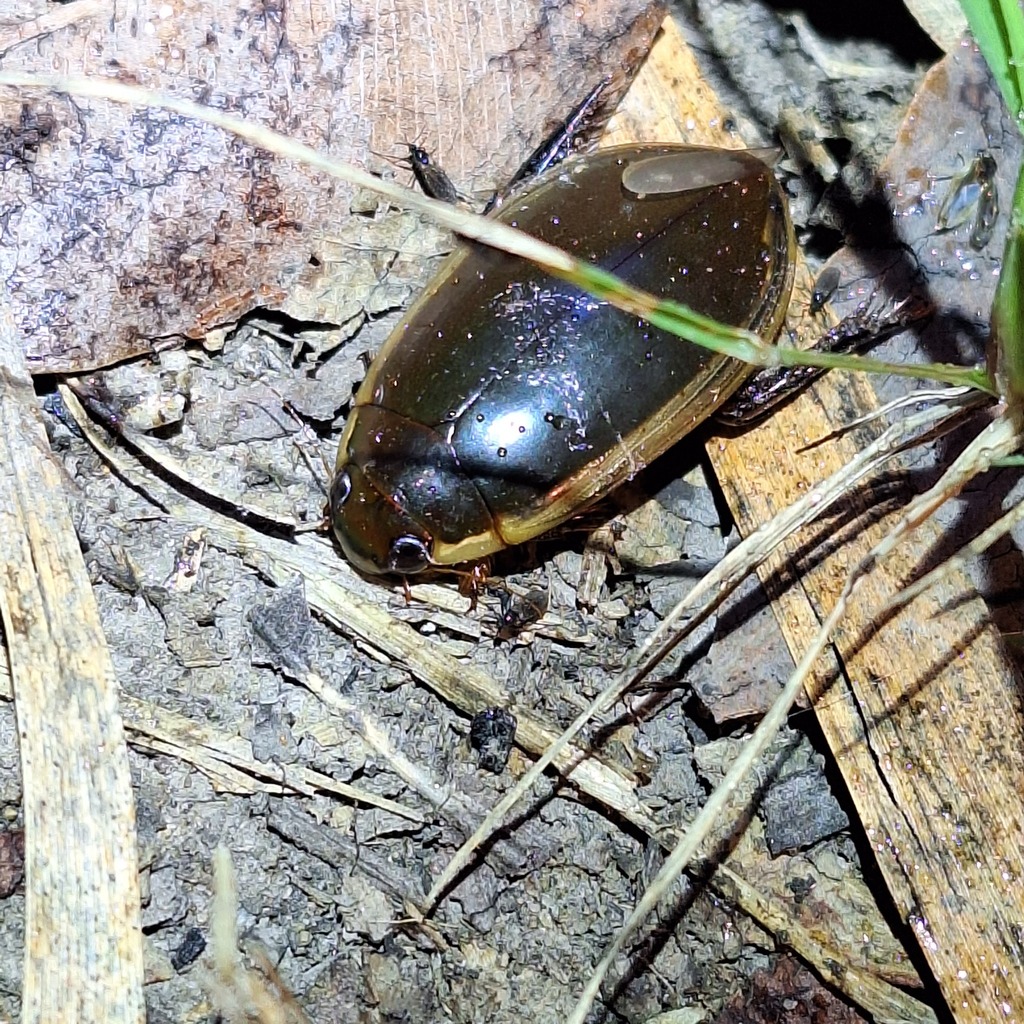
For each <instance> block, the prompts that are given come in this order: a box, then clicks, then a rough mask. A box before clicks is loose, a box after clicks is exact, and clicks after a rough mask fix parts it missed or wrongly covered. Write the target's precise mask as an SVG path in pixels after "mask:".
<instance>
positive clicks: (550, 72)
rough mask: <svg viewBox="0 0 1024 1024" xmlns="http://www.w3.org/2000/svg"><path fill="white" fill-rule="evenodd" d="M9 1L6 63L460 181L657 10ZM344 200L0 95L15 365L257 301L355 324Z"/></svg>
mask: <svg viewBox="0 0 1024 1024" xmlns="http://www.w3.org/2000/svg"><path fill="white" fill-rule="evenodd" d="M26 6H32V7H35V8H37V9H38V16H37V17H29V18H26V19H25V21H24V22H23V23H21V24H18V23H15V24H13V25H10V26H7V27H6V29H5V30H4V31H0V47H3V46H4V45H6V46H7V47H8V52H7V53H6V55H5V57H4V69H5V70H8V71H15V70H19V71H33V72H40V73H53V72H54V71H58V72H60V73H65V74H76V75H95V76H103V77H109V76H116V77H118V78H119V79H120V80H122V81H126V82H133V83H136V84H141V85H144V86H148V87H150V88H154V89H158V90H161V91H164V92H166V93H168V94H171V95H174V96H179V97H181V96H184V97H187V98H190V99H194V100H197V101H200V102H203V103H206V104H208V105H210V106H213V107H216V108H218V109H221V110H225V111H229V112H232V113H235V114H237V115H239V116H243V117H246V118H248V119H249V120H251V121H254V122H258V123H260V124H263V125H265V126H267V127H270V128H275V129H277V130H278V131H280V132H283V133H285V134H287V135H289V136H291V137H292V138H294V139H296V140H299V141H302V142H305V143H307V144H308V145H311V146H313V147H315V148H317V149H320V150H322V151H324V152H328V153H330V154H331V155H332V156H335V157H339V158H342V159H348V160H351V161H353V162H354V163H356V164H358V165H360V166H363V167H368V168H369V169H371V170H375V171H379V172H381V173H386V174H388V175H395V174H396V173H399V174H402V173H403V172H396V170H395V168H394V167H393V166H392V165H391V164H390V163H389V162H388V159H389V158H390V159H391V160H394V159H395V158H398V157H401V156H403V155H404V154H405V146H404V143H405V142H408V141H411V142H416V143H418V144H420V145H423V146H426V147H427V148H428V149H429V150H430V151H431V152H433V153H436V154H443V156H442V157H441V159H442V160H443V162H444V164H445V166H446V167H447V169H448V171H449V173H451V174H452V175H453V178H454V180H456V181H457V182H458V183H459V185H460V187H462V188H465V189H484V188H493V187H495V185H496V183H499V182H502V181H506V180H508V179H509V177H510V176H511V173H512V171H513V170H514V169H515V168H516V167H517V166H518V165H519V163H520V162H521V161H522V159H523V158H524V157H525V156H526V154H527V153H528V152H529V151H530V150H531V149H532V147H533V145H535V144H536V139H537V138H538V136H539V135H540V134H541V133H542V132H543V131H544V129H545V126H546V125H551V124H554V123H556V122H557V121H558V120H560V119H561V118H562V117H564V115H565V111H567V110H569V109H571V108H572V107H573V106H574V105H575V103H576V102H577V101H578V99H579V83H580V81H581V80H586V81H590V82H595V81H598V80H599V79H601V78H602V77H604V76H613V77H614V76H619V77H620V78H622V80H623V84H625V83H626V82H628V80H629V78H630V77H631V74H632V69H635V66H636V64H637V63H638V61H639V60H640V59H641V58H642V56H643V53H644V52H646V49H647V47H648V45H649V44H650V40H651V38H652V37H653V34H654V32H655V31H656V30H657V26H658V23H659V22H660V20H661V13H660V11H661V9H660V7H658V6H657V4H652V3H651V0H600V2H596V3H588V4H563V5H558V4H554V5H542V4H533V3H515V4H507V5H503V6H502V8H501V10H500V11H499V10H496V9H495V8H494V6H493V5H491V4H488V3H485V2H479V0H472V2H467V3H458V4H451V3H447V2H446V0H413V2H410V0H392V2H390V3H383V4H381V3H375V2H373V0H355V2H354V3H337V2H334V0H315V2H312V3H282V4H274V5H271V6H270V7H265V6H264V5H261V4H254V5H247V4H241V5H239V4H236V3H233V2H230V0H217V2H215V3H208V4H204V3H195V2H193V0H170V2H166V3H161V4H146V3H137V2H128V3H120V4H114V3H113V2H110V3H104V4H98V3H97V0H87V5H86V6H82V5H81V4H80V5H72V7H69V8H68V11H67V12H65V15H66V16H65V17H64V18H62V19H58V18H55V17H54V15H53V12H49V13H47V11H46V8H47V7H48V6H52V5H48V4H47V3H46V2H45V0H31V2H30V4H27V5H26ZM69 22H70V23H69ZM0 28H3V27H2V26H0ZM352 198H353V193H352V190H351V189H350V188H348V187H347V186H343V185H340V184H339V183H337V182H335V181H332V180H330V179H328V178H327V177H326V176H325V175H322V174H319V173H317V172H314V171H311V170H309V169H308V168H303V167H298V166H296V165H295V164H292V163H289V162H288V161H286V160H281V159H278V158H276V157H274V156H271V155H270V154H267V153H265V152H263V151H261V150H258V149H256V148H254V147H253V146H251V145H249V144H248V143H244V142H241V141H240V140H238V139H235V138H232V137H229V136H227V135H225V134H224V133H222V132H220V131H218V130H216V129H214V128H211V127H210V126H208V125H204V124H199V123H197V122H195V121H192V120H190V119H188V118H183V117H180V116H178V115H175V114H169V113H167V112H165V111H157V110H133V109H131V108H128V107H119V106H117V105H114V104H110V103H105V102H94V101H88V100H83V99H81V98H77V99H72V98H70V97H66V96H47V97H43V98H39V97H38V96H32V97H25V96H22V95H19V94H18V93H17V92H15V91H14V90H12V89H0V276H2V277H3V279H4V280H5V281H7V282H8V286H9V288H10V293H11V302H12V308H13V314H14V317H15V321H16V322H17V323H18V325H19V327H20V328H21V330H22V331H23V333H24V335H25V337H26V343H25V344H26V351H27V354H28V357H29V367H30V369H31V370H32V372H33V373H42V372H69V371H77V370H84V369H89V368H93V367H97V366H104V365H109V364H111V363H114V362H117V361H119V360H122V359H125V358H128V357H130V356H133V355H140V354H147V353H151V352H152V351H153V350H154V349H157V348H160V347H161V346H166V345H168V344H173V343H177V342H180V341H181V340H182V339H184V338H191V339H199V338H202V337H203V336H204V335H205V334H206V332H207V331H209V330H211V329H212V328H215V327H223V326H229V325H233V324H234V323H235V322H237V320H238V319H239V317H241V316H243V315H244V314H245V313H247V312H249V311H251V310H253V309H254V308H257V307H266V308H272V309H282V310H284V311H285V312H287V313H288V314H289V315H290V316H293V317H295V318H296V319H298V320H317V321H319V322H325V323H334V324H347V325H349V331H350V333H351V332H354V331H355V330H356V329H357V328H358V327H359V326H360V325H361V324H362V322H363V320H364V319H365V318H366V316H367V315H370V313H371V312H373V311H374V304H375V302H378V301H379V295H378V298H377V299H374V298H373V296H374V294H375V292H379V291H380V287H381V285H382V284H383V283H385V282H384V280H383V279H385V278H387V277H388V273H387V271H382V270H381V267H380V265H379V253H380V250H383V249H387V248H388V247H389V246H388V242H389V241H390V243H391V246H392V247H394V245H395V243H394V240H393V239H390V240H389V239H388V238H387V236H386V234H382V233H381V230H380V228H381V225H380V224H378V223H376V222H373V223H371V222H369V221H368V218H367V217H365V216H357V215H355V214H353V213H352V212H351V210H350V206H351V202H352ZM378 220H380V221H383V220H385V218H383V217H382V218H379V219H378ZM411 223H412V224H413V225H415V224H416V223H417V222H416V219H415V218H413V219H412V220H411ZM374 228H376V229H377V230H376V231H375V230H374ZM339 250H340V251H339ZM342 279H343V280H345V281H346V283H347V284H348V288H347V289H344V290H342V289H339V288H338V287H337V284H338V281H339V280H342ZM342 296H344V298H342ZM376 312H377V313H379V312H380V310H379V309H377V310H376Z"/></svg>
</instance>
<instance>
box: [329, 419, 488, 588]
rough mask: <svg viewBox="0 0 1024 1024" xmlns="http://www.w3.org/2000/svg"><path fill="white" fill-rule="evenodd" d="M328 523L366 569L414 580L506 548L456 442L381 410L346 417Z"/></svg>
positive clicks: (348, 555) (351, 558)
mask: <svg viewBox="0 0 1024 1024" xmlns="http://www.w3.org/2000/svg"><path fill="white" fill-rule="evenodd" d="M330 515H331V526H332V528H333V530H334V535H335V536H336V537H337V539H338V543H339V544H340V545H341V548H342V550H343V551H344V552H345V556H346V558H348V559H349V561H350V562H352V564H353V565H355V566H356V567H357V568H358V569H360V570H362V571H363V572H367V573H373V574H381V573H396V574H398V575H402V576H408V575H413V574H414V573H418V572H423V571H424V570H426V569H429V568H432V567H434V566H437V565H452V564H454V563H457V562H465V561H471V560H473V559H477V558H482V557H483V556H484V555H487V554H490V553H491V552H493V551H496V550H497V549H499V548H501V547H504V544H503V542H502V541H501V539H500V537H498V535H497V532H496V530H495V528H494V524H493V520H492V518H491V513H490V510H489V509H488V507H487V505H486V503H485V502H484V500H483V498H482V497H481V495H480V492H479V491H478V490H477V487H476V485H475V484H474V483H473V481H472V479H471V478H470V477H469V475H468V474H467V473H466V472H465V470H464V468H463V467H462V465H461V464H460V463H459V460H458V458H457V457H456V456H455V453H454V451H453V450H452V447H451V445H450V444H449V443H448V442H447V441H446V440H445V439H444V438H443V437H442V436H441V434H439V433H438V432H437V431H436V430H434V429H433V428H431V427H427V426H424V425H423V424H421V423H417V422H415V421H413V420H410V419H408V418H406V417H405V416H402V415H400V414H399V413H396V412H394V411H392V410H390V409H384V408H381V407H380V406H376V405H362V406H357V407H356V408H355V410H353V412H352V414H351V416H350V417H349V422H348V424H347V425H346V427H345V433H344V434H343V435H342V438H341V443H340V445H339V446H338V463H337V467H336V469H335V473H334V479H333V481H332V482H331V493H330Z"/></svg>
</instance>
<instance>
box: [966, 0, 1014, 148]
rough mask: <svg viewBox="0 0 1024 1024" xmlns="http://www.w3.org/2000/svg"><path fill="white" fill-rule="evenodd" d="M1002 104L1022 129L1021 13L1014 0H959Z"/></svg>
mask: <svg viewBox="0 0 1024 1024" xmlns="http://www.w3.org/2000/svg"><path fill="white" fill-rule="evenodd" d="M960 5H961V7H962V8H963V11H964V14H965V15H966V16H967V23H968V25H970V27H971V32H972V33H973V35H974V38H975V40H976V41H977V43H978V46H979V47H980V49H981V52H982V54H983V55H984V57H985V60H986V61H987V63H988V66H989V68H991V70H992V74H993V75H994V76H995V80H996V83H997V84H998V86H999V91H1000V92H1001V93H1002V94H1003V99H1004V100H1005V101H1006V106H1007V108H1008V109H1009V111H1010V113H1011V114H1012V115H1013V118H1014V120H1015V121H1016V122H1017V127H1018V128H1020V129H1021V130H1022V131H1024V122H1022V119H1021V118H1022V111H1024V13H1022V12H1021V9H1020V7H1019V6H1018V3H1017V0H961V2H960Z"/></svg>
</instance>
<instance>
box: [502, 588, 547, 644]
mask: <svg viewBox="0 0 1024 1024" xmlns="http://www.w3.org/2000/svg"><path fill="white" fill-rule="evenodd" d="M498 600H499V606H498V632H497V633H495V638H496V639H498V640H512V639H514V638H515V637H517V636H519V634H520V633H522V632H523V630H524V629H527V628H528V627H529V626H532V625H533V624H534V623H535V622H539V621H540V620H541V619H542V618H544V614H545V612H547V610H548V595H547V592H546V591H544V590H530V591H528V592H527V593H526V594H524V595H523V596H522V597H517V596H515V595H513V594H509V593H507V592H503V593H502V594H501V596H500V598H499V599H498Z"/></svg>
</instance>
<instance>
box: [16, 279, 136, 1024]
mask: <svg viewBox="0 0 1024 1024" xmlns="http://www.w3.org/2000/svg"><path fill="white" fill-rule="evenodd" d="M22 346H23V339H22V338H21V336H20V334H19V332H18V330H17V329H16V327H15V324H14V320H13V317H12V316H11V310H10V306H9V303H8V297H7V295H6V294H4V293H0V393H2V394H0V466H3V467H4V472H3V473H2V474H0V565H3V566H4V570H5V571H4V577H3V586H2V590H0V612H2V616H3V625H4V634H5V639H6V648H7V656H8V658H9V661H10V669H11V677H12V680H13V684H14V693H15V702H16V711H17V717H18V739H19V749H20V754H21V770H22V786H23V792H24V798H23V799H24V814H25V840H26V847H25V862H26V882H25V888H26V899H25V980H24V989H23V992H22V1018H21V1019H22V1020H23V1021H25V1022H39V1024H64V1022H66V1024H85V1022H89V1024H114V1022H117V1024H129V1022H131V1024H137V1022H138V1024H141V1021H142V1020H143V1019H144V1017H145V1006H144V1003H143V997H142V982H143V966H142V931H141V923H140V918H139V884H138V860H137V855H136V849H135V810H134V804H133V802H132V791H131V779H130V776H129V772H128V754H127V748H126V746H125V737H124V731H123V729H122V727H121V719H120V716H119V713H118V709H117V684H116V682H115V679H114V670H113V666H112V664H111V661H110V655H109V652H108V650H107V644H106V639H105V637H104V635H103V629H102V627H101V625H100V619H99V613H98V610H97V608H96V602H95V600H94V598H93V593H92V588H91V585H90V582H89V576H88V573H87V572H86V568H85V562H84V560H83V558H82V550H81V547H80V545H79V543H78V538H77V536H76V534H75V528H74V525H73V523H72V521H71V513H70V510H69V509H68V505H67V501H66V499H65V498H64V495H63V489H64V487H65V484H66V481H65V478H64V476H63V475H62V473H61V470H60V468H59V467H58V465H57V463H56V461H55V460H54V457H53V455H52V454H51V452H50V446H49V443H48V441H47V439H46V432H45V430H44V429H43V424H42V422H41V419H40V416H39V404H38V400H37V399H36V396H35V392H34V390H33V387H32V381H31V379H30V377H29V375H28V371H27V369H26V366H25V358H24V355H23V352H22Z"/></svg>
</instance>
